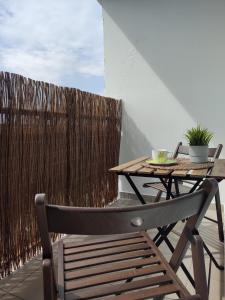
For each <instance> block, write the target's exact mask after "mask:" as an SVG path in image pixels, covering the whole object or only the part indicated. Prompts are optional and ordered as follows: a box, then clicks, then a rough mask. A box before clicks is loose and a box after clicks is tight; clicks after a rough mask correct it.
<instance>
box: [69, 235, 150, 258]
mask: <svg viewBox="0 0 225 300" xmlns="http://www.w3.org/2000/svg"><path fill="white" fill-rule="evenodd" d="M143 241H144V239H143V238H142V237H137V238H131V239H127V240H120V241H113V242H110V241H109V242H105V243H99V244H94V245H89V246H84V247H82V246H80V247H74V248H69V249H65V250H64V254H65V255H69V254H75V253H80V252H82V253H84V252H87V251H91V250H98V249H107V248H112V247H117V246H122V245H133V244H138V243H141V242H143Z"/></svg>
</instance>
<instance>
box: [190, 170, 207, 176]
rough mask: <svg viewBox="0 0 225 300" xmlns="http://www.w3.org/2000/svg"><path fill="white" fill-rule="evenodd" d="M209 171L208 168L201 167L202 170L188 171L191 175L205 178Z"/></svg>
mask: <svg viewBox="0 0 225 300" xmlns="http://www.w3.org/2000/svg"><path fill="white" fill-rule="evenodd" d="M207 173H208V169H200V170H190V171H189V172H188V174H189V175H191V177H196V178H198V177H199V178H204V177H206V175H207Z"/></svg>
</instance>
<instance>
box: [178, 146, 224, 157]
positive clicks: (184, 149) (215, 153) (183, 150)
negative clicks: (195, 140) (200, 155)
mask: <svg viewBox="0 0 225 300" xmlns="http://www.w3.org/2000/svg"><path fill="white" fill-rule="evenodd" d="M222 149H223V145H222V144H218V146H217V147H216V148H209V152H208V156H209V157H211V158H215V159H216V158H219V156H220V153H221V151H222ZM179 154H183V155H189V146H185V145H183V144H182V142H179V143H178V145H177V147H176V149H175V151H174V154H173V158H177V156H178V155H179Z"/></svg>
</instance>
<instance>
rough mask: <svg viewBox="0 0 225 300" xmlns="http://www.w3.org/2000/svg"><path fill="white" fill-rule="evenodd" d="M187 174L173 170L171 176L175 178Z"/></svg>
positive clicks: (185, 171) (184, 171) (186, 171)
mask: <svg viewBox="0 0 225 300" xmlns="http://www.w3.org/2000/svg"><path fill="white" fill-rule="evenodd" d="M187 173H188V170H175V171H173V172H172V174H171V175H172V176H177V177H185V176H186V175H187Z"/></svg>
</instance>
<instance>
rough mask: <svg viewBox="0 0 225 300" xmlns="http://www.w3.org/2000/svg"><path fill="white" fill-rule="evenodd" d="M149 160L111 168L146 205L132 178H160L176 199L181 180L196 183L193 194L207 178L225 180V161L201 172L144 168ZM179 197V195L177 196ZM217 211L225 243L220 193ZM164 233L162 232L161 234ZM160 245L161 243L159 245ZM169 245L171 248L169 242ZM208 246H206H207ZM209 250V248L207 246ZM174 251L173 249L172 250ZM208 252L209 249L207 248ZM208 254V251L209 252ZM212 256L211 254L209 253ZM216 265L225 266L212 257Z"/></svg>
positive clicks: (168, 191)
mask: <svg viewBox="0 0 225 300" xmlns="http://www.w3.org/2000/svg"><path fill="white" fill-rule="evenodd" d="M147 159H150V157H149V156H142V157H139V158H137V159H135V160H132V161H129V162H127V163H124V164H121V165H118V166H116V167H113V168H111V169H110V170H109V171H110V172H114V173H116V174H117V175H123V176H125V177H126V179H127V181H128V182H129V184H130V186H131V187H132V189H133V190H134V192H135V194H136V195H137V197H138V199H139V200H140V202H141V203H142V204H146V203H145V200H144V198H143V196H142V195H141V193H140V192H139V190H138V188H137V186H136V185H135V183H134V181H133V180H132V177H147V178H158V179H159V180H160V181H161V182H162V184H163V185H164V187H165V188H166V191H167V195H166V198H167V199H169V198H174V197H175V196H176V195H174V194H173V193H172V192H171V188H172V184H173V183H175V184H176V182H177V181H179V180H191V181H195V184H194V185H193V187H192V188H191V189H190V191H189V192H193V191H194V190H195V189H196V188H198V187H199V185H200V183H201V182H202V181H203V180H204V179H205V178H215V179H216V180H217V181H218V182H220V181H222V180H224V179H225V159H215V161H214V164H213V167H211V168H207V169H199V170H174V169H171V170H162V169H152V168H149V167H145V166H143V164H144V163H145V161H146V160H147ZM177 196H178V195H177ZM215 198H216V199H215V200H216V210H217V221H216V223H218V232H219V238H220V241H224V232H223V220H222V212H221V203H220V194H219V191H218V192H217V194H216V197H215ZM171 228H173V226H170V228H169V230H167V232H166V234H165V232H164V233H163V234H164V237H163V239H162V236H161V241H162V240H164V241H165V242H167V241H166V238H167V235H168V233H169V232H170V231H171ZM161 233H162V232H161ZM158 244H159V243H158ZM167 245H168V246H169V247H170V246H171V245H170V244H169V241H168V243H167ZM205 246H206V245H205ZM206 248H207V246H206ZM171 249H172V248H171ZM207 250H208V248H207ZM207 252H208V251H207ZM208 254H211V253H208ZM211 258H212V260H213V262H214V263H215V265H216V266H217V267H218V268H219V269H223V266H220V265H218V263H217V262H216V260H215V259H214V257H213V256H212V257H211Z"/></svg>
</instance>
